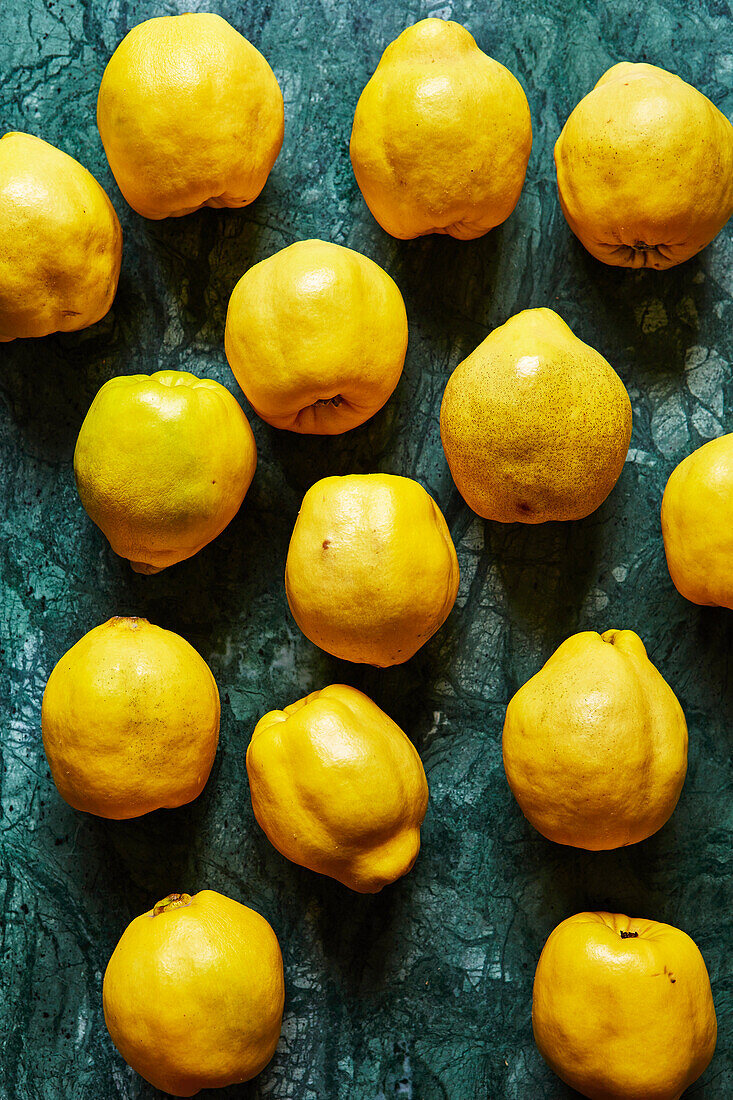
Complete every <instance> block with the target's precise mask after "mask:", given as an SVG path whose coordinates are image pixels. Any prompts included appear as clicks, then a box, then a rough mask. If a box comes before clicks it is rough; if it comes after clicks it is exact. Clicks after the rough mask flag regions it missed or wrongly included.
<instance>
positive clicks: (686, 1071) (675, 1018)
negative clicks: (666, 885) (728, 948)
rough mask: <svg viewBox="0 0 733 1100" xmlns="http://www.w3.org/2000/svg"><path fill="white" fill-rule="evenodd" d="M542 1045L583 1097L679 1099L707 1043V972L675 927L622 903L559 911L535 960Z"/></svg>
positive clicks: (711, 1028)
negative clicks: (621, 909)
mask: <svg viewBox="0 0 733 1100" xmlns="http://www.w3.org/2000/svg"><path fill="white" fill-rule="evenodd" d="M532 1027H533V1031H534V1037H535V1041H536V1043H537V1046H538V1048H539V1051H540V1054H541V1055H542V1057H543V1058H544V1059H545V1061H546V1062H547V1063H548V1065H549V1066H550V1068H551V1069H552V1070H553V1071H554V1072H555V1073H556V1074H557V1075H558V1077H560V1078H561V1079H562V1080H563V1081H565V1083H566V1084H568V1085H570V1087H571V1088H574V1089H577V1091H578V1092H579V1093H580V1094H581V1095H582V1096H587V1097H589V1100H642V1097H643V1098H644V1100H679V1098H680V1097H681V1096H682V1093H683V1092H684V1091H685V1089H687V1088H688V1087H689V1086H690V1085H691V1084H692V1083H693V1081H696V1080H697V1079H698V1077H699V1076H700V1075H701V1074H702V1073H703V1072H704V1070H705V1069H706V1067H707V1066H708V1064H709V1063H710V1060H711V1059H712V1056H713V1053H714V1051H715V1044H716V1039H717V1030H718V1028H717V1021H716V1017H715V1007H714V1005H713V997H712V991H711V988H710V978H709V976H708V972H707V969H706V967H705V961H704V959H703V957H702V955H701V954H700V951H699V949H698V947H697V945H696V944H695V943H694V941H693V940H692V939H691V938H690V937H689V936H688V935H687V934H686V933H685V932H683V931H681V929H679V928H675V927H673V926H672V925H669V924H663V923H661V922H657V921H653V920H643V919H640V918H635V917H627V916H624V915H622V914H620V913H603V912H600V913H577V914H576V915H575V916H572V917H568V919H567V920H564V921H562V922H561V923H560V924H559V925H558V926H557V927H556V928H555V930H554V931H553V932H552V933H551V935H550V937H549V938H548V940H547V943H546V944H545V946H544V948H543V950H542V954H541V955H540V959H539V962H538V964H537V970H536V973H535V978H534V990H533V1000H532Z"/></svg>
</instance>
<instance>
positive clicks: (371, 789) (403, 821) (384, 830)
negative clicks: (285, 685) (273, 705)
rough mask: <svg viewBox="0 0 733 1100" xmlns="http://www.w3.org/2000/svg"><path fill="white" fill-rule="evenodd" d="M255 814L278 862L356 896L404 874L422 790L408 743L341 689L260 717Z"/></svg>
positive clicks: (253, 745)
mask: <svg viewBox="0 0 733 1100" xmlns="http://www.w3.org/2000/svg"><path fill="white" fill-rule="evenodd" d="M247 773H248V775H249V786H250V792H251V795H252V808H253V810H254V814H255V817H256V818H257V821H258V823H259V825H260V826H261V828H262V829H263V830H264V832H265V833H266V835H267V839H268V840H269V841H270V843H271V844H273V845H274V846H275V848H277V850H278V851H279V852H281V853H282V855H284V856H286V858H287V859H290V860H292V861H293V862H294V863H299V864H300V865H301V866H302V867H308V868H309V869H310V870H311V871H318V872H319V873H320V874H322V875H330V876H331V878H335V879H337V880H338V881H339V882H342V883H343V884H344V886H348V887H349V888H350V889H351V890H356V891H357V892H358V893H360V894H375V893H377V892H378V891H379V890H381V889H382V887H383V886H386V885H388V884H389V883H390V882H394V881H395V880H396V879H398V878H400V877H401V876H402V875H406V874H407V872H408V871H409V870H410V869H411V867H412V865H413V864H414V862H415V860H416V859H417V854H418V852H419V851H420V826H421V825H422V821H423V818H424V817H425V811H426V810H427V806H428V784H427V780H426V779H425V772H424V770H423V766H422V762H421V760H420V757H419V755H418V753H417V750H416V749H415V747H414V746H413V744H412V742H411V741H410V740H409V739H408V738H407V737H406V735H405V734H404V733H403V732H402V730H401V729H400V727H399V726H398V725H397V724H396V723H395V722H393V721H392V719H391V718H389V717H388V716H387V715H386V714H385V713H384V711H383V710H381V709H380V708H379V707H378V706H377V704H376V703H374V702H372V700H371V699H369V698H368V697H367V696H366V695H364V694H362V692H360V691H357V690H356V688H352V687H346V686H345V685H344V684H333V685H331V687H327V688H323V689H322V690H321V691H314V692H312V693H311V694H310V695H307V696H306V697H305V698H304V699H299V700H298V702H297V703H292V704H291V705H290V706H288V707H285V709H284V710H273V711H270V713H269V714H266V715H265V716H264V717H263V718H260V720H259V722H258V723H257V725H256V727H255V731H254V733H253V734H252V740H251V741H250V744H249V748H248V749H247Z"/></svg>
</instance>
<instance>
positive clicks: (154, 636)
mask: <svg viewBox="0 0 733 1100" xmlns="http://www.w3.org/2000/svg"><path fill="white" fill-rule="evenodd" d="M41 723H42V729H43V744H44V747H45V750H46V755H47V757H48V762H49V765H50V767H51V774H52V776H53V778H54V782H55V783H56V786H57V788H58V790H59V793H60V794H61V796H62V798H64V799H65V800H66V801H67V802H68V803H69V804H70V805H71V806H73V807H74V808H75V809H77V810H86V812H87V813H92V814H97V815H98V816H99V817H108V818H114V819H117V820H121V819H123V818H130V817H139V816H140V815H142V814H147V813H150V812H151V811H152V810H157V809H160V808H162V807H167V808H171V807H174V806H183V805H184V804H185V803H187V802H191V801H192V800H193V799H194V798H197V797H198V795H199V794H200V793H201V791H202V790H203V788H204V785H205V783H206V780H207V779H208V777H209V773H210V771H211V766H212V764H213V762H214V756H215V754H216V746H217V743H218V740H219V692H218V690H217V686H216V683H215V681H214V677H213V676H212V674H211V671H210V669H209V667H208V665H207V664H206V662H205V661H204V660H203V658H202V657H200V656H199V654H198V653H197V652H196V650H195V649H194V648H193V646H191V645H189V643H188V642H187V641H185V639H184V638H181V637H180V635H178V634H174V633H173V632H172V631H170V630H163V629H162V628H161V627H159V626H153V625H152V624H151V623H149V622H148V621H147V620H146V619H138V618H123V617H116V618H114V619H110V620H109V622H106V623H104V624H103V625H102V626H97V627H95V628H94V630H90V631H89V633H88V634H85V635H84V637H83V638H81V639H80V640H79V641H78V642H77V643H76V645H74V646H72V647H71V649H70V650H69V651H68V652H67V653H65V654H64V656H63V657H62V658H61V659H60V660H59V662H58V664H57V665H56V666H55V668H54V669H53V671H52V673H51V675H50V676H49V679H48V683H47V684H46V690H45V692H44V695H43V706H42V710H41Z"/></svg>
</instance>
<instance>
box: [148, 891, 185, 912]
mask: <svg viewBox="0 0 733 1100" xmlns="http://www.w3.org/2000/svg"><path fill="white" fill-rule="evenodd" d="M190 904H191V895H190V894H169V895H168V897H167V898H163V900H162V901H159V902H158V904H157V905H156V906H155V908H154V909H153V916H154V917H157V916H158V915H159V914H160V913H168V912H170V910H172V909H183V908H184V906H186V905H190Z"/></svg>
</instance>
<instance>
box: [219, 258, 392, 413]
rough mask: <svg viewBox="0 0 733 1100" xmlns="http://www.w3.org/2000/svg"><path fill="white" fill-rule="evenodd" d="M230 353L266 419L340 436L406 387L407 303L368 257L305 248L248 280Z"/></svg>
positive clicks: (239, 296)
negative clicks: (400, 387)
mask: <svg viewBox="0 0 733 1100" xmlns="http://www.w3.org/2000/svg"><path fill="white" fill-rule="evenodd" d="M224 346H225V349H226V354H227V359H228V360H229V365H230V367H231V368H232V371H233V372H234V376H235V378H236V379H237V381H238V382H239V384H240V386H241V387H242V390H243V391H244V394H245V396H246V397H247V400H248V401H249V403H250V404H251V405H252V408H253V409H254V410H255V412H256V413H257V414H258V415H259V416H261V417H262V419H263V420H266V421H267V422H268V424H272V425H273V426H274V427H276V428H287V429H288V430H290V431H292V432H304V433H313V434H320V435H335V434H337V433H338V432H345V431H348V430H349V429H350V428H355V427H357V425H359V424H363V423H364V421H365V420H367V419H368V418H369V417H370V416H373V415H374V413H375V412H377V410H378V409H381V407H382V405H384V403H385V401H386V400H387V399H388V397H389V396H390V394H391V393H392V391H393V390H394V388H395V386H396V385H397V383H398V381H399V379H400V375H401V373H402V366H403V364H404V361H405V352H406V350H407V314H406V313H405V304H404V302H403V300H402V295H401V294H400V292H399V290H398V288H397V286H396V284H395V283H394V282H393V280H392V279H391V278H390V277H389V275H388V274H387V272H386V271H383V270H382V268H381V267H379V266H378V264H375V263H374V261H373V260H370V259H369V258H368V257H367V256H362V255H361V254H360V253H359V252H354V251H353V250H352V249H350V248H344V247H342V246H341V245H337V244H331V243H329V242H327V241H319V240H309V241H297V242H296V243H295V244H291V245H290V246H289V247H288V248H283V249H282V250H281V251H280V252H276V253H275V255H274V256H269V257H268V258H267V259H266V260H262V261H261V263H258V264H255V265H254V267H251V268H250V269H249V271H247V272H245V274H244V275H243V276H242V278H241V279H240V280H239V282H238V283H237V285H236V286H235V288H234V290H233V292H232V296H231V298H230V300H229V309H228V311H227V320H226V331H225V336H224Z"/></svg>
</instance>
